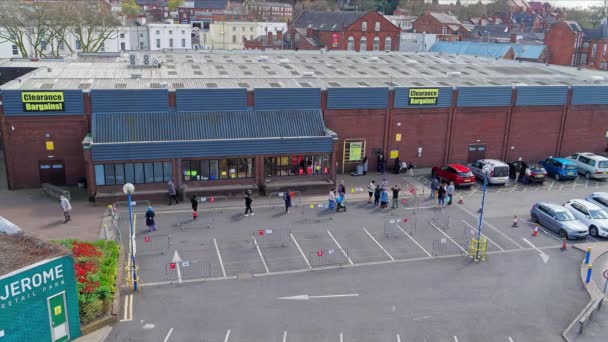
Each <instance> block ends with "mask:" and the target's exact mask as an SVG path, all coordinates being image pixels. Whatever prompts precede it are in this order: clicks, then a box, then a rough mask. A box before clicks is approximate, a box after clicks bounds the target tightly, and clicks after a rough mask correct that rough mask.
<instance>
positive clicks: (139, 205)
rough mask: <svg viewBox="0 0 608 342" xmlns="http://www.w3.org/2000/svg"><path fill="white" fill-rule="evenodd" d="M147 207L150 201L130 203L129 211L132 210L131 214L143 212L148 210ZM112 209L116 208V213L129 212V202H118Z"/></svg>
mask: <svg viewBox="0 0 608 342" xmlns="http://www.w3.org/2000/svg"><path fill="white" fill-rule="evenodd" d="M149 206H150V201H148V200H141V201H131V210H133V212H140V213H141V212H145V211H146V210H148V207H149ZM114 208H116V210H118V212H123V211H124V212H126V211H127V210H129V201H118V202H116V203H114ZM127 216H128V215H127Z"/></svg>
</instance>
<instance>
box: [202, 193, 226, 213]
mask: <svg viewBox="0 0 608 342" xmlns="http://www.w3.org/2000/svg"><path fill="white" fill-rule="evenodd" d="M197 199H198V203H199V208H198V209H199V210H201V209H203V210H210V209H211V210H214V209H221V208H222V207H224V206H226V201H228V197H226V196H205V197H197ZM217 212H219V213H221V212H222V210H217Z"/></svg>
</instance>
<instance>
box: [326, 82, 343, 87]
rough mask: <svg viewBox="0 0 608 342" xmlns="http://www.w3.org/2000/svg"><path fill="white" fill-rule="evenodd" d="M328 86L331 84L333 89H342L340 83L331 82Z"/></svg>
mask: <svg viewBox="0 0 608 342" xmlns="http://www.w3.org/2000/svg"><path fill="white" fill-rule="evenodd" d="M327 84H329V85H330V86H332V87H340V83H338V82H329V83H327Z"/></svg>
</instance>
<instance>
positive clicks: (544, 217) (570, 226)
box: [530, 202, 589, 239]
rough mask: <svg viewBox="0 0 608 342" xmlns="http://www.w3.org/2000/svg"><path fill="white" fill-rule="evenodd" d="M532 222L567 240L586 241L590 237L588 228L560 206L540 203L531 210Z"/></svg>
mask: <svg viewBox="0 0 608 342" xmlns="http://www.w3.org/2000/svg"><path fill="white" fill-rule="evenodd" d="M530 216H532V221H534V222H536V223H539V224H541V225H543V226H545V227H547V228H548V229H550V230H552V231H554V232H556V233H558V234H559V235H560V236H561V237H565V238H567V239H584V238H586V237H587V235H589V230H588V229H587V226H585V224H583V223H582V222H581V221H578V220H577V219H576V217H574V215H572V213H570V211H569V210H568V209H566V208H565V207H562V206H561V205H559V204H554V203H548V202H538V203H536V204H534V206H532V210H530Z"/></svg>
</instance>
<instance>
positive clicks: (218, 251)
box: [213, 238, 226, 278]
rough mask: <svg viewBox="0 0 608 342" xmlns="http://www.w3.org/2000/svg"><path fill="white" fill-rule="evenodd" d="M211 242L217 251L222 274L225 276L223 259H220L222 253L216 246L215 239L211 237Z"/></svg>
mask: <svg viewBox="0 0 608 342" xmlns="http://www.w3.org/2000/svg"><path fill="white" fill-rule="evenodd" d="M213 244H214V245H215V251H216V252H217V258H218V259H219V261H220V267H221V268H222V275H223V276H224V278H226V269H225V268H224V261H223V260H222V254H220V249H219V247H218V246H217V241H216V240H215V238H213Z"/></svg>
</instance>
